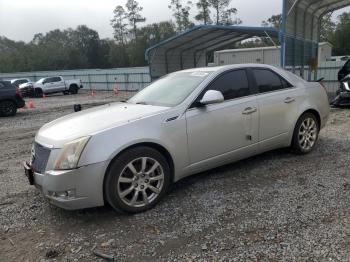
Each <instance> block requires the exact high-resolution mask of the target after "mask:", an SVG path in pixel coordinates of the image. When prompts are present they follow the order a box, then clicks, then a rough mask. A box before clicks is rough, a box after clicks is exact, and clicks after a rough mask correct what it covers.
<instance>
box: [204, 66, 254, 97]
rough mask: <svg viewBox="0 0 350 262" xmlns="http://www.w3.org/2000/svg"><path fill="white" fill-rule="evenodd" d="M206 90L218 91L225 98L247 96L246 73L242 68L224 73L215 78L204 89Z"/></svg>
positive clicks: (248, 92)
mask: <svg viewBox="0 0 350 262" xmlns="http://www.w3.org/2000/svg"><path fill="white" fill-rule="evenodd" d="M207 90H216V91H220V92H221V93H222V94H223V95H224V99H225V100H230V99H234V98H239V97H243V96H248V95H249V94H250V91H249V82H248V77H247V73H246V71H245V70H243V69H242V70H235V71H230V72H227V73H224V74H223V75H221V76H219V78H217V79H215V80H214V81H213V82H212V83H211V84H210V85H209V86H208V87H207V88H206V90H205V91H207Z"/></svg>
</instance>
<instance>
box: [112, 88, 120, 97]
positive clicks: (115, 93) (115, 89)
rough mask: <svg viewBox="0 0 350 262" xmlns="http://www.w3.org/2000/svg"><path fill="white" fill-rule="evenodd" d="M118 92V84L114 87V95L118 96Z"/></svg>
mask: <svg viewBox="0 0 350 262" xmlns="http://www.w3.org/2000/svg"><path fill="white" fill-rule="evenodd" d="M118 93H119V90H118V86H115V87H114V88H113V95H114V96H118Z"/></svg>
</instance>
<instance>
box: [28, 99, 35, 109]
mask: <svg viewBox="0 0 350 262" xmlns="http://www.w3.org/2000/svg"><path fill="white" fill-rule="evenodd" d="M28 107H29V108H30V109H33V108H35V105H34V103H33V101H32V100H29V103H28Z"/></svg>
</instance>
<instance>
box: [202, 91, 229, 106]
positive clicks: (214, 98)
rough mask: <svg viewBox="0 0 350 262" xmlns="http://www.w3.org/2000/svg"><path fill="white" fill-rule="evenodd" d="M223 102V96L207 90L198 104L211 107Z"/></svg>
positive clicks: (217, 92)
mask: <svg viewBox="0 0 350 262" xmlns="http://www.w3.org/2000/svg"><path fill="white" fill-rule="evenodd" d="M224 100H225V99H224V96H223V94H222V93H221V92H220V91H216V90H208V91H207V92H205V94H204V96H203V98H202V100H201V101H200V103H201V104H202V105H211V104H216V103H221V102H224Z"/></svg>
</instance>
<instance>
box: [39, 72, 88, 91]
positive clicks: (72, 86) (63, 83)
mask: <svg viewBox="0 0 350 262" xmlns="http://www.w3.org/2000/svg"><path fill="white" fill-rule="evenodd" d="M33 88H34V92H35V94H37V95H40V94H52V93H60V92H62V93H63V94H65V95H67V94H77V93H78V91H79V89H80V88H83V84H82V82H81V80H79V79H73V80H64V79H63V78H62V77H61V76H54V77H46V78H41V79H40V80H39V81H37V82H36V83H35V84H34V85H33Z"/></svg>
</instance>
